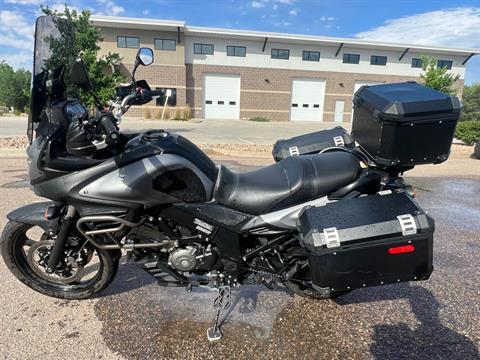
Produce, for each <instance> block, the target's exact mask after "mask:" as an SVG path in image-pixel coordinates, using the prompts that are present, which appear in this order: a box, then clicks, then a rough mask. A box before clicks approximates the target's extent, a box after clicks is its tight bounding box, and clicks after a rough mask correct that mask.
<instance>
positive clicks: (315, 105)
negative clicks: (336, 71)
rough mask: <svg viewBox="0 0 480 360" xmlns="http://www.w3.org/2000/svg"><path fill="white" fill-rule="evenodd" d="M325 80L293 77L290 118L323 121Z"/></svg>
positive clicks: (293, 119)
mask: <svg viewBox="0 0 480 360" xmlns="http://www.w3.org/2000/svg"><path fill="white" fill-rule="evenodd" d="M324 100H325V80H321V79H293V82H292V104H291V112H290V120H292V121H322V118H323V102H324Z"/></svg>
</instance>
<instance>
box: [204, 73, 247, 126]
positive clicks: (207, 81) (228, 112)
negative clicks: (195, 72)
mask: <svg viewBox="0 0 480 360" xmlns="http://www.w3.org/2000/svg"><path fill="white" fill-rule="evenodd" d="M203 94H204V98H203V106H204V117H205V119H235V120H238V119H240V75H236V74H205V77H204V82H203Z"/></svg>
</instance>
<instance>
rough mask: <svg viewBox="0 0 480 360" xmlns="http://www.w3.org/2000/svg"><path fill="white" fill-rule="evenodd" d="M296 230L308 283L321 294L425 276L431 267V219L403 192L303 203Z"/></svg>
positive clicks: (432, 226) (432, 222) (428, 273)
mask: <svg viewBox="0 0 480 360" xmlns="http://www.w3.org/2000/svg"><path fill="white" fill-rule="evenodd" d="M299 230H300V233H301V234H302V237H303V242H304V245H305V248H306V249H307V251H308V252H309V263H310V267H311V272H312V281H313V285H314V287H315V288H316V289H317V290H318V291H321V292H324V293H326V294H328V293H330V292H331V291H344V290H351V289H357V288H362V287H367V286H376V285H383V284H389V283H397V282H404V281H412V280H425V279H428V278H429V277H430V274H431V273H432V270H433V266H432V251H433V249H432V247H433V232H434V221H433V219H432V218H431V217H429V216H428V215H427V214H426V213H425V212H424V211H423V210H422V209H421V208H420V207H419V206H418V205H417V204H416V203H415V202H414V201H413V200H412V199H411V198H410V196H409V195H407V194H406V193H405V192H394V193H391V192H389V194H385V195H379V194H377V195H371V196H365V197H359V198H352V199H348V200H342V201H338V202H333V203H329V204H327V205H325V206H321V207H310V208H307V209H305V210H304V211H303V212H302V213H301V214H300V217H299Z"/></svg>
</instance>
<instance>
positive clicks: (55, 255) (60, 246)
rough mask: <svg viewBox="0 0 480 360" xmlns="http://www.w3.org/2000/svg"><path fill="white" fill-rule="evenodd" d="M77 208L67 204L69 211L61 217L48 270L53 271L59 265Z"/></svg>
mask: <svg viewBox="0 0 480 360" xmlns="http://www.w3.org/2000/svg"><path fill="white" fill-rule="evenodd" d="M75 213H76V209H75V208H74V207H73V206H72V205H67V211H66V212H65V214H64V215H63V216H62V217H61V219H60V231H59V232H58V234H57V238H56V239H55V243H54V244H53V248H52V252H51V253H50V257H49V258H48V264H47V265H48V266H47V269H46V271H47V272H48V273H53V271H54V270H55V268H56V267H57V265H58V263H59V261H60V259H61V258H62V255H63V252H64V251H65V243H66V242H67V238H68V233H69V232H70V227H71V225H72V223H73V219H74V217H75Z"/></svg>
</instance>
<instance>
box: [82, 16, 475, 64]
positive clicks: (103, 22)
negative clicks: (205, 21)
mask: <svg viewBox="0 0 480 360" xmlns="http://www.w3.org/2000/svg"><path fill="white" fill-rule="evenodd" d="M91 20H92V23H93V24H95V25H97V26H108V25H109V24H111V25H112V26H113V25H116V26H114V27H120V26H119V25H126V26H129V27H137V26H138V28H139V29H142V28H144V29H150V30H151V29H152V28H155V27H157V26H158V27H159V28H166V27H177V28H178V27H180V28H181V29H182V30H183V31H184V32H185V34H191V35H202V34H204V35H217V36H218V35H224V36H226V35H228V36H236V37H250V38H257V37H258V38H265V37H268V38H269V39H271V40H284V41H288V40H290V41H305V42H312V43H315V42H318V43H320V42H321V43H331V44H332V45H334V44H340V43H344V44H351V45H360V46H362V45H363V46H378V47H390V48H395V49H398V48H402V49H405V48H410V49H416V50H433V51H439V52H448V53H456V54H464V55H469V54H474V55H478V54H480V49H476V48H470V49H469V48H452V47H447V46H437V45H425V44H404V43H395V42H382V41H375V40H368V39H360V38H342V37H329V36H316V35H305V34H291V33H280V32H268V31H256V30H240V29H239V30H237V29H225V28H211V27H202V26H190V25H187V24H186V22H185V21H180V20H160V19H146V18H145V19H144V18H129V17H123V16H103V15H92V16H91ZM135 25H137V26H135Z"/></svg>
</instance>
